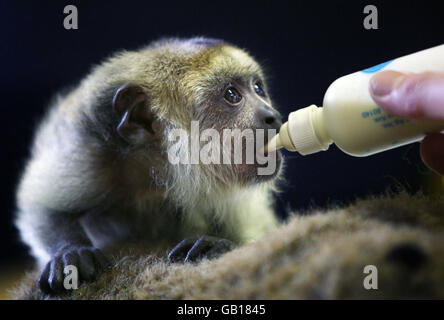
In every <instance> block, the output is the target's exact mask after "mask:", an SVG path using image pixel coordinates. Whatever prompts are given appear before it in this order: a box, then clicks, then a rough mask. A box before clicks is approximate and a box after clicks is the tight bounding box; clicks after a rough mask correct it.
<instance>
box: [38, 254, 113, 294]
mask: <svg viewBox="0 0 444 320" xmlns="http://www.w3.org/2000/svg"><path fill="white" fill-rule="evenodd" d="M67 266H75V267H76V268H77V275H78V279H77V281H79V282H82V281H92V280H94V279H95V278H96V277H97V275H98V274H99V273H100V272H101V271H102V270H103V269H105V268H109V267H110V266H111V265H110V263H109V262H108V260H107V259H106V257H105V256H104V255H103V253H102V252H101V251H100V250H99V249H97V248H94V247H70V248H68V249H67V250H65V251H63V252H62V253H61V254H60V255H57V256H56V257H54V258H53V259H52V260H51V261H49V262H48V264H47V265H46V266H45V269H43V272H42V274H41V276H40V278H39V280H38V283H39V287H40V289H41V290H42V291H43V292H45V293H62V292H64V291H65V290H67V288H65V286H64V281H65V274H64V269H65V267H67ZM73 281H74V279H73Z"/></svg>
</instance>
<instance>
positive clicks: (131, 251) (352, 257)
mask: <svg viewBox="0 0 444 320" xmlns="http://www.w3.org/2000/svg"><path fill="white" fill-rule="evenodd" d="M443 209H444V199H443V198H442V197H440V198H437V197H433V198H432V197H425V196H421V195H417V196H413V197H412V196H408V195H406V194H401V195H398V196H396V197H384V198H375V199H369V200H363V201H358V202H356V203H355V204H354V205H351V206H349V207H345V208H330V209H328V210H312V211H311V212H306V213H304V214H302V215H294V216H293V217H291V218H290V219H289V221H288V222H287V223H285V224H284V225H282V226H281V227H279V228H278V230H276V231H274V232H273V233H270V234H268V235H267V236H265V237H264V238H263V239H261V240H259V241H257V242H254V243H249V244H246V245H244V246H242V247H239V248H237V249H235V250H234V251H231V252H229V253H227V254H225V255H224V256H222V257H220V258H219V259H216V260H211V261H209V260H204V261H202V262H201V263H198V264H167V263H166V262H165V253H166V252H167V251H166V248H165V250H163V249H162V250H160V251H158V254H156V255H153V254H151V255H147V254H146V252H149V251H144V250H141V249H140V248H139V249H137V248H135V247H132V248H124V249H121V250H118V251H114V252H113V253H112V255H113V257H114V266H113V268H112V269H111V270H110V271H108V272H106V273H104V274H102V275H101V276H100V277H99V279H98V280H97V281H96V282H94V283H90V284H85V285H82V286H80V288H79V289H77V290H74V291H73V292H72V293H69V294H67V295H65V296H61V297H49V296H44V295H43V294H42V293H41V292H40V291H39V290H38V289H37V287H36V281H35V279H36V278H37V276H38V273H35V272H34V273H30V274H28V275H27V277H26V278H25V279H24V280H23V281H22V282H21V284H20V285H19V286H18V287H17V288H16V289H15V291H14V295H15V298H17V299H45V298H71V299H306V298H311V299H313V298H314V299H337V298H338V299H353V298H369V299H380V298H441V299H442V298H444V232H443V231H444V210H443ZM143 251H144V252H145V253H142V252H143ZM151 252H152V251H151ZM366 265H374V266H376V267H377V283H378V289H370V290H367V289H365V288H364V286H363V282H364V278H365V277H366V276H367V274H365V273H364V272H363V270H364V267H365V266H366Z"/></svg>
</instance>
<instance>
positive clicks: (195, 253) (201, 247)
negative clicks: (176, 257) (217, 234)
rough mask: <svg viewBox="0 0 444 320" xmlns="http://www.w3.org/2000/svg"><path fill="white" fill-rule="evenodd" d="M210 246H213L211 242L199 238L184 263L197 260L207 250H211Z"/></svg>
mask: <svg viewBox="0 0 444 320" xmlns="http://www.w3.org/2000/svg"><path fill="white" fill-rule="evenodd" d="M212 244H213V242H212V241H210V240H207V239H205V238H204V237H202V238H199V240H197V241H196V243H195V244H194V245H193V247H192V248H191V249H190V251H188V254H187V256H186V258H185V262H192V261H196V260H198V259H199V258H201V257H202V256H203V255H204V254H205V253H206V252H207V251H208V249H210V248H211V246H212Z"/></svg>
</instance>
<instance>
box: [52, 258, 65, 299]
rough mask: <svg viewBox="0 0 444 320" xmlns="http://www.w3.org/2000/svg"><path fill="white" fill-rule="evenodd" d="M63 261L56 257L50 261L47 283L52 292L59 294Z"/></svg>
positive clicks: (62, 277) (61, 284)
mask: <svg viewBox="0 0 444 320" xmlns="http://www.w3.org/2000/svg"><path fill="white" fill-rule="evenodd" d="M63 279H64V275H63V261H62V259H61V258H60V257H57V258H55V259H53V260H52V261H51V270H50V272H49V279H48V283H49V286H50V288H51V290H52V291H54V292H56V293H60V292H62V291H63Z"/></svg>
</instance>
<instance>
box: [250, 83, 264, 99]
mask: <svg viewBox="0 0 444 320" xmlns="http://www.w3.org/2000/svg"><path fill="white" fill-rule="evenodd" d="M262 87H263V85H262V83H261V82H260V81H256V82H255V83H254V85H253V88H254V91H255V92H256V93H257V94H258V95H260V96H261V97H265V91H264V89H263V88H262Z"/></svg>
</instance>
